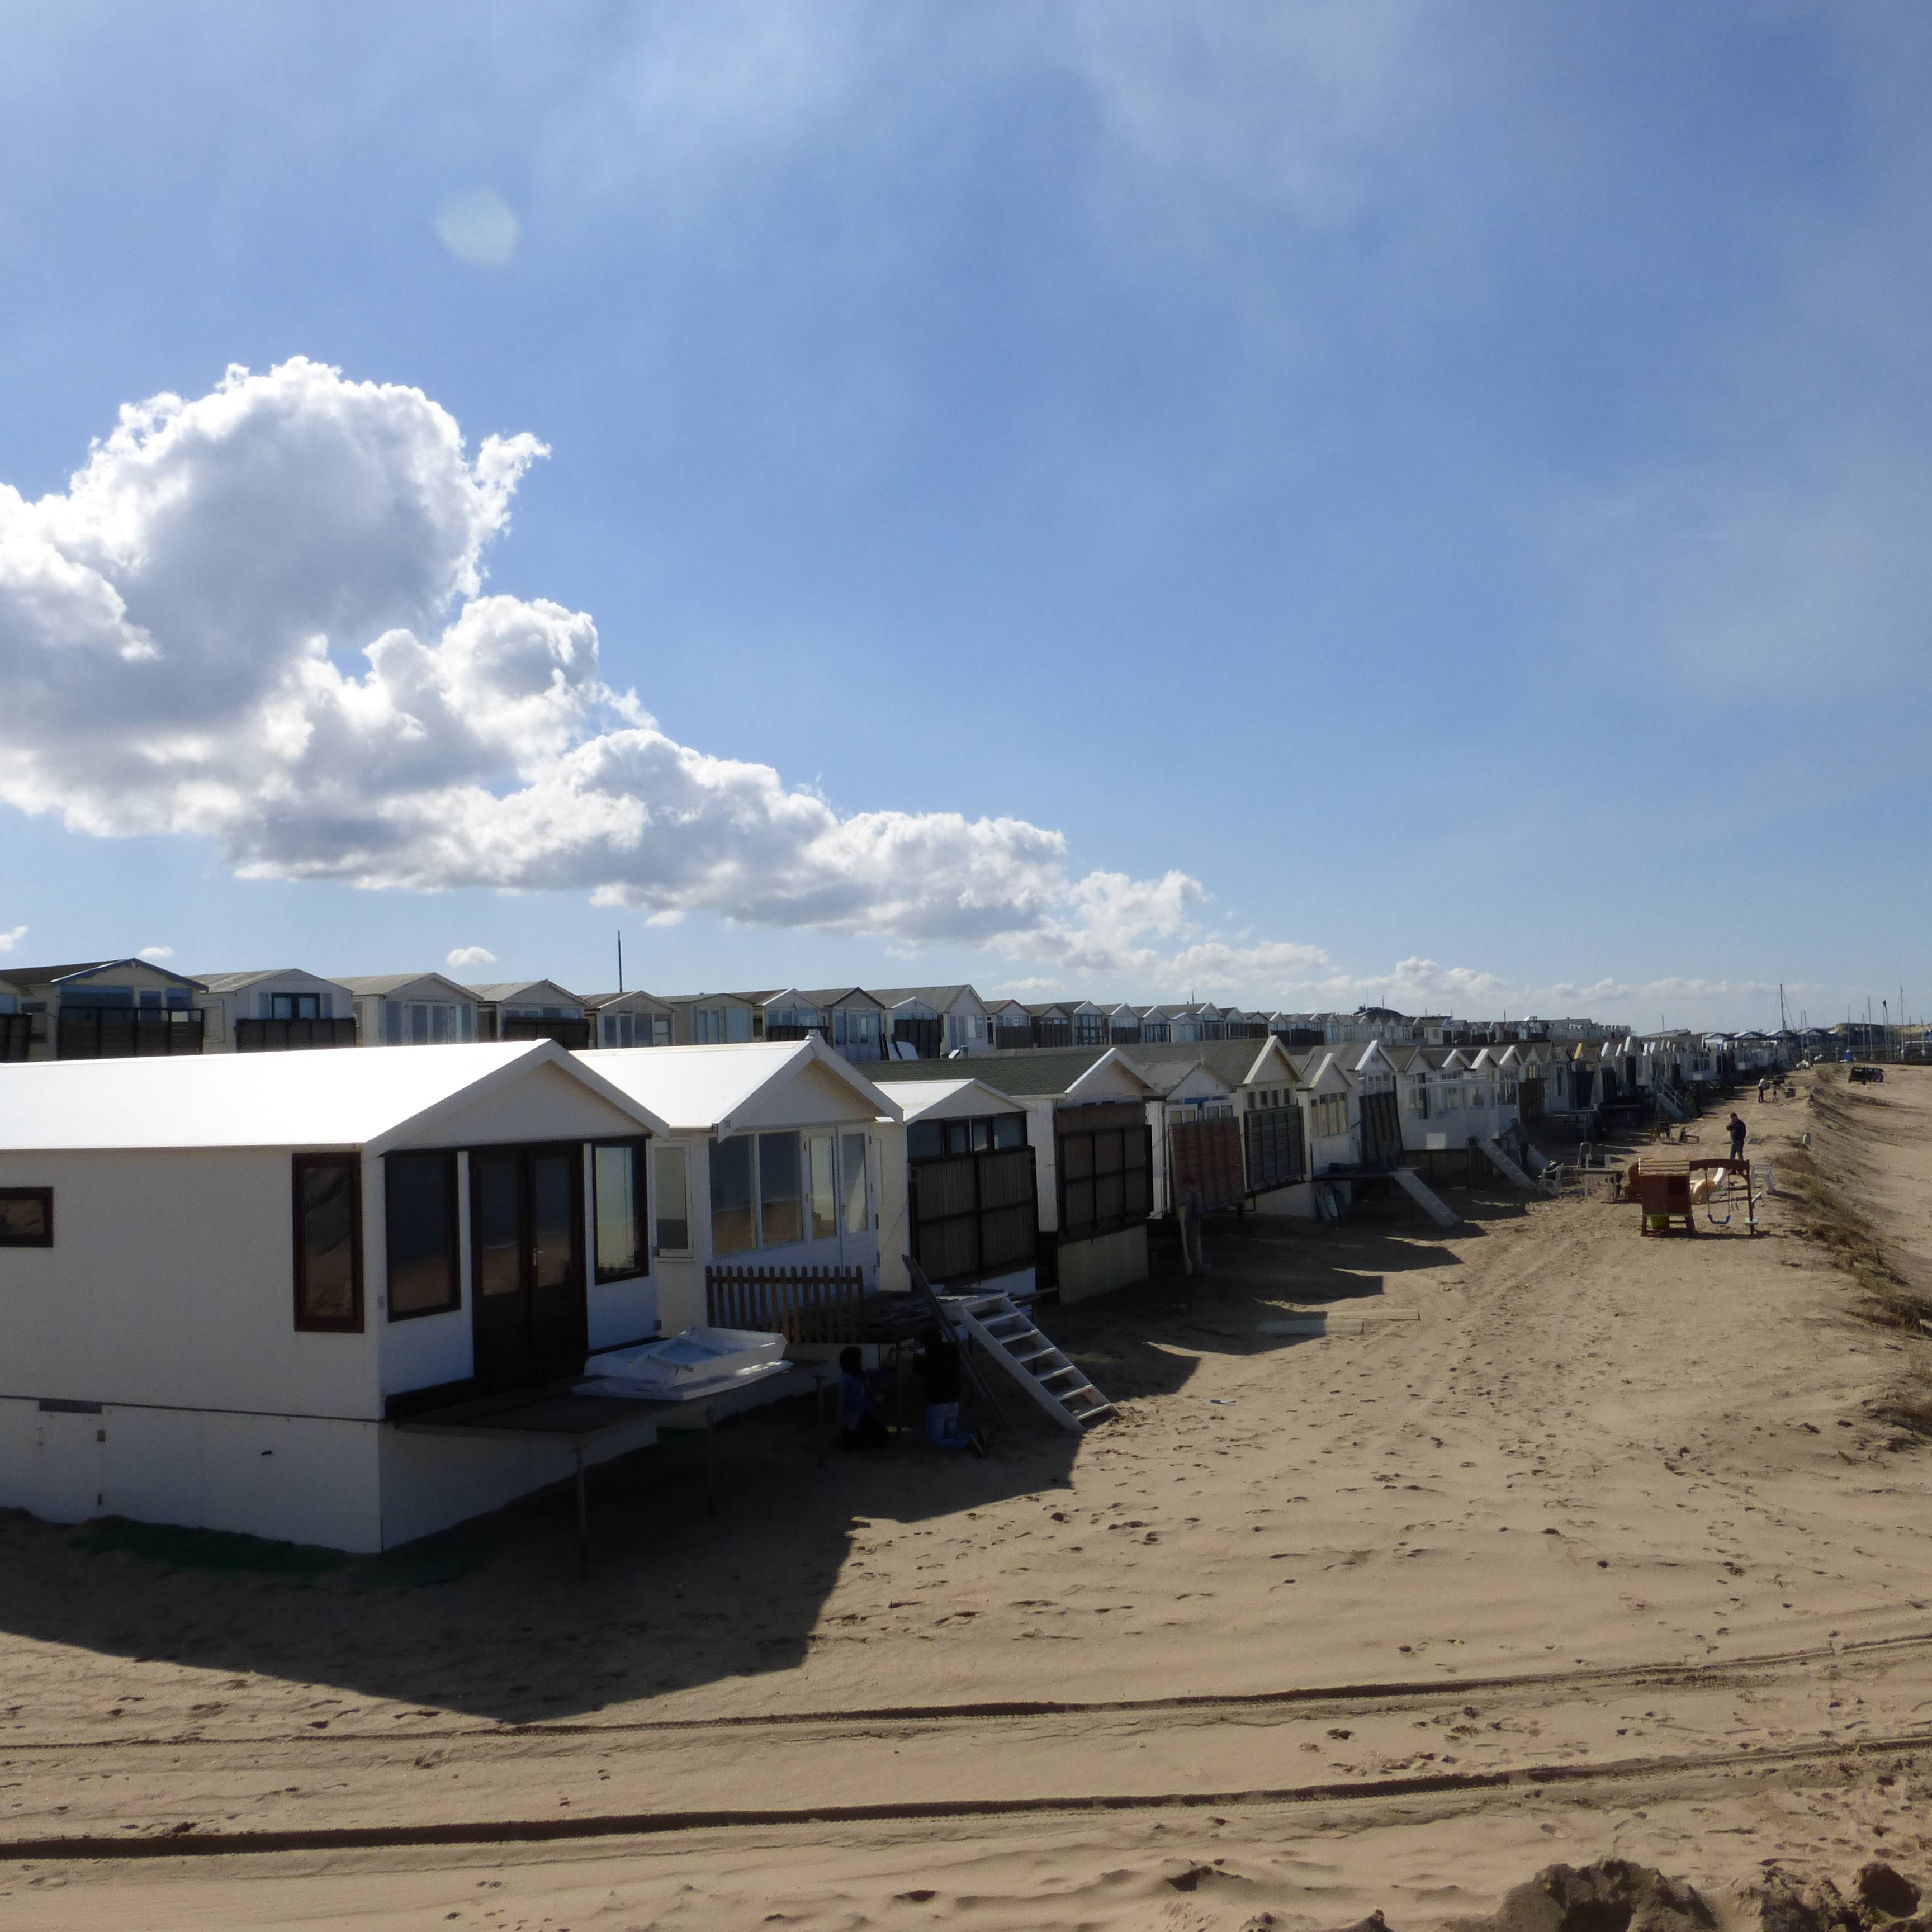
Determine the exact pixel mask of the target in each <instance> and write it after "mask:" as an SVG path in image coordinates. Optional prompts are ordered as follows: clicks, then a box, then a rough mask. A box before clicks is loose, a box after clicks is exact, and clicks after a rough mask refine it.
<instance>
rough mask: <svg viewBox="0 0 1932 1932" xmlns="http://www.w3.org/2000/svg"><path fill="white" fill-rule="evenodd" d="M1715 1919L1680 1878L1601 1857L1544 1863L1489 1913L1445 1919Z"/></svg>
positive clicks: (1582, 1930) (1481, 1924) (1620, 1923)
mask: <svg viewBox="0 0 1932 1932" xmlns="http://www.w3.org/2000/svg"><path fill="white" fill-rule="evenodd" d="M1716 1923H1717V1921H1716V1919H1715V1917H1714V1915H1712V1911H1711V1908H1710V1907H1709V1906H1708V1905H1706V1903H1704V1901H1703V1899H1702V1898H1700V1897H1699V1896H1698V1894H1697V1891H1696V1890H1695V1889H1694V1888H1693V1887H1692V1886H1691V1885H1689V1884H1688V1883H1687V1882H1685V1880H1684V1879H1681V1878H1667V1877H1666V1876H1664V1873H1662V1872H1661V1871H1658V1870H1657V1869H1656V1868H1655V1867H1654V1866H1651V1865H1640V1864H1632V1863H1631V1861H1630V1860H1629V1859H1628V1858H1603V1859H1600V1860H1599V1861H1598V1862H1597V1863H1596V1864H1592V1865H1585V1866H1583V1867H1582V1868H1581V1869H1578V1868H1577V1867H1575V1866H1572V1865H1548V1866H1546V1867H1544V1869H1543V1870H1541V1871H1540V1872H1538V1873H1537V1875H1536V1876H1535V1877H1534V1878H1533V1879H1531V1880H1530V1881H1529V1883H1528V1884H1526V1885H1518V1886H1517V1887H1516V1888H1515V1889H1514V1891H1511V1892H1508V1893H1507V1894H1505V1897H1504V1899H1503V1902H1502V1904H1501V1905H1499V1906H1497V1908H1496V1911H1495V1912H1493V1914H1492V1915H1490V1917H1488V1918H1464V1919H1458V1920H1452V1921H1451V1927H1452V1932H1711V1928H1712V1927H1714V1926H1715V1924H1716ZM1766 1924H1767V1932H1769V1921H1766ZM1777 1932H1799V1927H1796V1926H1795V1925H1794V1926H1792V1927H1782V1926H1781V1927H1778V1928H1777Z"/></svg>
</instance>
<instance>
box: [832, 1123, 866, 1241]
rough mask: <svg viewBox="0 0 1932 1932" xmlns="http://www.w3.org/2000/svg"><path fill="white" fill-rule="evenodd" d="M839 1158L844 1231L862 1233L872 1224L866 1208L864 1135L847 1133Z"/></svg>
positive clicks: (855, 1233) (853, 1233) (849, 1233)
mask: <svg viewBox="0 0 1932 1932" xmlns="http://www.w3.org/2000/svg"><path fill="white" fill-rule="evenodd" d="M840 1158H841V1162H842V1164H843V1166H844V1170H845V1232H846V1233H847V1234H848V1235H862V1234H864V1233H865V1231H866V1230H867V1229H868V1228H870V1227H871V1225H872V1223H871V1216H870V1215H869V1214H868V1213H867V1212H866V1208H865V1136H864V1135H863V1134H847V1135H846V1136H844V1147H843V1148H841V1150H840Z"/></svg>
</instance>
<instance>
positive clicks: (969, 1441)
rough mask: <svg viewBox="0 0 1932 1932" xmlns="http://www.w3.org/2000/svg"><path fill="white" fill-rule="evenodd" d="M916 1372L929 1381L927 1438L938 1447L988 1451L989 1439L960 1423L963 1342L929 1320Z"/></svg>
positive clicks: (977, 1452) (915, 1360)
mask: <svg viewBox="0 0 1932 1932" xmlns="http://www.w3.org/2000/svg"><path fill="white" fill-rule="evenodd" d="M912 1366H913V1373H915V1374H916V1376H918V1377H919V1380H920V1381H921V1382H923V1383H924V1384H925V1385H926V1440H927V1442H929V1443H931V1444H932V1446H933V1448H935V1449H970V1450H971V1451H972V1452H973V1453H974V1455H976V1456H983V1455H985V1454H986V1437H985V1436H983V1435H980V1434H979V1433H977V1432H976V1433H974V1434H972V1435H971V1436H968V1435H967V1434H965V1433H964V1432H963V1431H962V1430H961V1428H960V1427H959V1343H956V1341H954V1340H953V1338H952V1337H951V1336H950V1335H948V1334H947V1333H946V1332H945V1331H944V1330H943V1329H942V1328H941V1327H940V1326H939V1325H938V1323H937V1322H929V1323H927V1325H926V1328H924V1330H923V1331H922V1332H921V1334H920V1335H919V1353H918V1354H917V1355H915V1356H914V1357H913V1363H912Z"/></svg>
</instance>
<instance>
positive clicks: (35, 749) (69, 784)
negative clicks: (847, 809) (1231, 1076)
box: [0, 359, 1205, 972]
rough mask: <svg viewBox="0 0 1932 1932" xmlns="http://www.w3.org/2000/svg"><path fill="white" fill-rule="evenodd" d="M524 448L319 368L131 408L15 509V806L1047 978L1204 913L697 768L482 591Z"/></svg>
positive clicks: (235, 847) (424, 402)
mask: <svg viewBox="0 0 1932 1932" xmlns="http://www.w3.org/2000/svg"><path fill="white" fill-rule="evenodd" d="M546 454H547V452H546V451H545V449H544V446H543V445H542V444H541V443H538V441H537V440H536V439H535V437H531V436H528V435H518V436H509V437H502V436H491V437H486V438H484V440H483V441H482V442H481V443H480V444H478V445H477V446H476V447H475V449H474V451H473V452H472V451H471V450H470V449H469V448H468V447H467V446H466V445H465V443H464V440H463V436H462V434H461V431H460V430H459V428H458V425H457V424H456V422H455V420H454V419H453V418H452V417H451V416H449V413H448V412H447V411H446V410H443V409H442V408H440V407H439V406H438V405H437V404H436V403H434V402H433V401H431V399H430V398H428V397H427V396H425V395H423V394H422V392H420V391H419V390H416V389H408V388H404V387H401V386H396V385H392V384H379V383H358V382H352V381H348V380H344V377H343V376H342V375H341V373H340V372H339V371H337V370H335V369H332V368H328V367H326V366H325V365H322V364H320V363H317V362H309V361H307V360H304V359H296V360H293V361H291V362H286V363H284V364H282V365H280V366H278V368H275V369H272V370H271V371H269V372H268V373H267V374H251V373H250V372H249V371H246V370H245V369H241V368H233V369H230V370H229V372H228V373H227V374H226V377H224V378H223V380H222V381H221V382H220V383H219V384H218V385H217V386H216V387H215V388H214V389H213V390H212V391H211V392H209V393H208V395H204V396H201V397H199V398H195V399H193V400H192V401H184V400H183V399H182V398H180V397H178V396H174V395H161V396H157V397H154V398H151V399H150V400H149V401H146V402H144V403H142V404H136V405H132V406H130V407H126V408H124V409H123V410H122V411H121V419H120V422H119V423H118V425H117V426H116V427H115V429H114V430H113V433H112V434H110V435H109V436H108V437H106V438H105V440H103V441H101V443H98V444H97V445H96V446H95V448H94V449H93V451H92V453H91V455H90V456H89V460H88V461H87V463H86V466H84V467H83V469H80V471H79V472H77V473H76V474H75V475H74V477H73V478H71V481H70V484H69V487H68V489H67V490H65V492H63V493H55V494H52V495H49V496H45V497H43V498H42V499H40V500H39V501H37V502H28V501H27V500H26V499H25V498H23V496H20V494H19V493H18V492H17V491H15V490H12V489H10V488H9V487H7V486H6V485H5V484H0V673H4V676H5V688H6V689H7V694H8V700H7V704H6V705H5V706H4V707H0V799H5V800H6V801H7V802H10V803H11V804H13V805H16V806H17V807H19V808H20V809H21V810H23V811H27V812H30V813H54V814H58V815H59V817H61V818H62V820H63V821H64V822H65V823H66V824H67V825H68V826H69V827H70V828H71V829H74V830H75V831H78V832H91V833H95V834H97V835H105V836H115V835H134V834H142V833H155V832H175V833H187V834H193V835H199V836H202V837H205V838H210V839H212V840H214V841H216V842H217V844H218V845H219V846H220V848H221V849H222V850H223V853H225V855H226V859H227V860H228V862H229V864H230V865H232V866H233V868H234V869H235V870H236V871H238V872H239V873H241V874H243V875H244V876H246V877H260V878H281V879H332V880H341V881H345V882H347V883H351V884H354V885H356V886H366V887H382V886H387V887H400V888H404V889H412V890H417V891H430V890H437V889H443V888H448V887H452V886H485V887H493V888H496V889H508V890H517V891H538V890H554V889H566V890H568V889H575V890H580V891H583V892H588V893H590V894H591V895H593V897H594V898H595V899H596V900H597V901H598V902H599V903H601V904H613V905H619V906H626V907H637V908H639V909H640V910H643V912H644V913H646V916H648V917H649V919H651V920H652V921H655V922H658V923H661V924H663V923H669V922H672V921H673V920H674V919H677V918H679V917H680V916H683V915H684V914H685V913H690V912H694V911H709V912H712V913H717V914H719V915H721V916H723V917H724V918H726V919H731V920H735V921H739V922H749V923H754V924H758V925H763V926H781V927H796V926H808V927H814V928H817V929H820V930H822V931H825V932H835V933H854V934H857V933H864V934H869V935H878V936H880V937H883V938H887V939H889V940H894V941H900V942H901V943H904V944H912V945H915V946H917V945H924V944H932V943H935V942H954V943H965V944H977V945H989V944H990V945H994V946H997V947H1003V948H1004V949H1006V950H1009V951H1022V952H1025V951H1029V950H1036V951H1040V952H1050V953H1052V954H1053V955H1054V956H1055V957H1056V958H1057V959H1065V960H1067V961H1070V962H1079V963H1082V964H1084V965H1088V966H1091V967H1092V968H1094V969H1095V970H1103V969H1118V970H1119V971H1122V972H1132V971H1137V970H1139V969H1141V968H1145V967H1147V966H1148V965H1150V964H1151V962H1154V961H1156V960H1157V958H1158V956H1157V954H1155V953H1152V952H1150V951H1149V950H1148V948H1147V946H1146V944H1145V942H1146V941H1148V940H1150V939H1156V940H1166V941H1181V940H1184V939H1185V938H1188V937H1189V936H1190V932H1191V929H1190V925H1189V918H1190V914H1191V913H1193V911H1195V910H1196V909H1197V908H1198V907H1199V906H1200V905H1201V904H1202V901H1204V899H1205V893H1204V892H1203V891H1202V888H1201V886H1199V883H1197V882H1196V881H1195V880H1193V879H1190V878H1189V877H1187V876H1186V875H1185V874H1182V873H1179V872H1170V873H1169V874H1166V876H1165V877H1162V878H1159V879H1153V880H1135V879H1130V878H1129V877H1126V876H1125V875H1124V874H1117V873H1094V874H1091V875H1089V876H1088V877H1086V878H1084V879H1077V880H1076V879H1075V878H1073V877H1072V876H1071V875H1070V872H1069V871H1068V868H1067V843H1066V840H1065V838H1064V836H1063V835H1061V833H1060V832H1056V831H1052V830H1049V829H1044V828H1043V827H1041V826H1037V825H1031V824H1028V823H1025V821H1024V820H1019V819H1015V818H1007V817H977V818H968V817H965V816H964V815H963V814H959V813H957V812H906V811H859V812H853V813H847V814H841V812H839V811H838V810H837V809H835V808H834V806H833V805H832V804H831V803H830V802H828V801H827V800H826V799H825V798H823V796H820V794H819V793H817V792H816V791H815V790H810V789H808V788H805V787H800V786H798V785H795V784H787V782H786V781H785V780H784V778H782V777H781V775H780V774H779V773H778V772H776V771H775V770H774V769H772V767H771V766H768V765H763V764H756V763H750V762H748V761H746V760H742V759H737V758H733V757H728V756H724V755H720V754H716V753H713V752H711V751H700V750H697V749H695V748H693V747H691V746H689V745H681V744H679V743H677V742H675V741H674V740H673V739H671V738H670V737H668V736H667V735H666V734H665V733H664V732H663V731H662V730H660V729H659V728H658V725H657V724H656V722H655V720H654V719H653V718H652V717H651V716H650V715H649V713H648V712H646V710H645V709H644V708H643V704H642V703H641V702H640V700H639V698H638V697H637V694H635V693H634V692H633V691H619V690H615V689H613V688H610V686H609V685H606V684H605V683H604V681H603V679H602V677H601V673H600V669H599V664H598V639H597V631H596V627H595V625H594V624H593V623H592V621H591V619H590V618H589V616H586V615H585V614H584V613H583V612H581V611H574V610H566V609H565V608H564V607H562V605H561V604H554V603H551V602H550V601H547V600H545V599H543V598H516V597H508V596H502V595H491V594H488V593H487V592H485V590H484V554H485V552H486V550H487V547H488V546H489V544H490V542H491V541H492V540H493V539H494V538H497V537H499V535H502V532H504V530H505V528H506V527H507V526H508V520H509V514H510V507H511V499H512V497H513V496H514V493H515V491H516V489H517V484H518V483H519V482H520V480H521V478H522V477H523V473H524V472H525V470H526V469H527V468H528V467H529V465H530V464H531V463H533V462H535V460H538V458H541V457H542V456H544V455H546Z"/></svg>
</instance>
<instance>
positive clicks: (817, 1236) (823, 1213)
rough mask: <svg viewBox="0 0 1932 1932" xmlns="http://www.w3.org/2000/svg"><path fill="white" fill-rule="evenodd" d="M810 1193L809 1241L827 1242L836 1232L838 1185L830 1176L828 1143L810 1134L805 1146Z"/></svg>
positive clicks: (826, 1136)
mask: <svg viewBox="0 0 1932 1932" xmlns="http://www.w3.org/2000/svg"><path fill="white" fill-rule="evenodd" d="M805 1145H806V1148H807V1159H806V1165H807V1166H808V1169H809V1170H810V1171H809V1172H808V1175H807V1177H806V1178H807V1182H808V1185H809V1187H810V1188H811V1238H812V1239H813V1240H814V1241H830V1240H831V1239H832V1237H833V1236H834V1235H836V1234H837V1233H838V1181H837V1180H836V1179H835V1177H834V1176H833V1174H832V1136H830V1135H829V1134H814V1135H813V1136H811V1139H810V1140H808V1142H806V1143H805Z"/></svg>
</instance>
